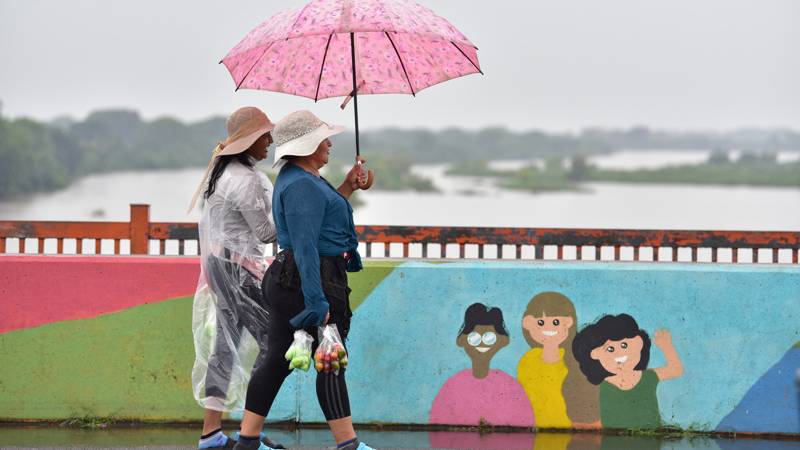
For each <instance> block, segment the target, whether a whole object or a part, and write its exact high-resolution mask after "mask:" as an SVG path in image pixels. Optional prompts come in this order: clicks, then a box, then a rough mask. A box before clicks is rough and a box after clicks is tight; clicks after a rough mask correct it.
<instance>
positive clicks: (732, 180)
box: [447, 155, 800, 192]
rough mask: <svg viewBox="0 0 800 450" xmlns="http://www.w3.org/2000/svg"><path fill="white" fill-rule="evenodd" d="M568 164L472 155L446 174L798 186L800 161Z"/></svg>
mask: <svg viewBox="0 0 800 450" xmlns="http://www.w3.org/2000/svg"><path fill="white" fill-rule="evenodd" d="M568 166H569V167H564V165H562V164H561V162H560V161H558V160H551V161H548V162H547V164H546V165H545V167H544V168H538V167H535V166H528V167H523V168H521V169H517V170H496V169H492V168H490V167H489V166H488V164H487V163H486V162H472V161H470V162H464V163H459V164H456V165H453V166H452V167H451V168H450V169H448V171H447V174H448V175H461V176H478V177H488V178H494V179H496V180H497V185H498V186H501V187H505V188H509V189H519V190H526V191H534V192H539V191H559V190H577V189H580V184H581V183H585V182H615V183H633V184H636V183H651V184H701V185H720V186H733V185H740V186H771V187H800V161H798V162H791V163H778V162H777V161H776V160H775V159H774V157H771V156H759V155H745V156H743V157H742V158H741V159H740V160H739V161H735V162H732V161H715V160H713V159H712V160H710V161H709V162H705V163H702V164H695V165H680V166H672V167H664V168H660V169H640V170H603V169H599V168H597V167H595V166H592V165H590V164H588V163H587V162H586V160H585V159H584V158H583V157H576V158H572V159H571V160H570V164H569V165H568Z"/></svg>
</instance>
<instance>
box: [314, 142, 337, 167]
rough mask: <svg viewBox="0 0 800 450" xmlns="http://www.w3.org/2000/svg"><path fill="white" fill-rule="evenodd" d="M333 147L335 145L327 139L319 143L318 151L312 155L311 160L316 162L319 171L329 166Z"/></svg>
mask: <svg viewBox="0 0 800 450" xmlns="http://www.w3.org/2000/svg"><path fill="white" fill-rule="evenodd" d="M331 147H333V143H332V142H331V140H330V139H327V138H326V139H324V140H323V141H322V142H320V143H319V146H317V150H316V151H314V153H312V154H311V159H312V160H313V161H314V165H315V166H316V168H317V169H321V168H323V167H325V164H328V159H329V158H330V154H331Z"/></svg>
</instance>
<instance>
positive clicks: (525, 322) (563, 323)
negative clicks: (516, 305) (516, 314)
mask: <svg viewBox="0 0 800 450" xmlns="http://www.w3.org/2000/svg"><path fill="white" fill-rule="evenodd" d="M574 324H575V321H574V320H572V317H570V316H547V315H543V316H542V317H535V316H530V315H529V316H525V318H523V319H522V328H524V329H525V331H527V332H528V334H529V335H530V337H531V339H533V340H534V341H536V342H538V343H539V344H542V345H543V346H544V345H561V343H563V342H564V341H565V340H567V336H569V329H570V328H571V327H572V325H574Z"/></svg>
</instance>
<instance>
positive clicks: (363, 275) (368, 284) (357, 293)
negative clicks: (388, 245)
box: [347, 261, 402, 311]
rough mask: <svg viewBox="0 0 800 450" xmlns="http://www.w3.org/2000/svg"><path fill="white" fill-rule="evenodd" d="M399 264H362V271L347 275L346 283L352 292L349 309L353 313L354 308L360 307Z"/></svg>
mask: <svg viewBox="0 0 800 450" xmlns="http://www.w3.org/2000/svg"><path fill="white" fill-rule="evenodd" d="M401 263H402V262H399V261H381V262H366V263H364V268H365V269H364V270H362V271H361V272H357V273H351V274H348V275H347V282H348V284H349V285H350V289H352V292H350V308H352V309H353V311H355V310H356V308H358V307H359V306H361V303H363V302H364V300H366V298H367V296H368V295H369V294H370V292H372V290H373V289H375V287H376V286H377V285H378V284H380V282H381V281H383V279H384V278H386V277H387V276H389V274H390V273H392V271H393V270H394V268H395V267H397V266H399V265H400V264H401Z"/></svg>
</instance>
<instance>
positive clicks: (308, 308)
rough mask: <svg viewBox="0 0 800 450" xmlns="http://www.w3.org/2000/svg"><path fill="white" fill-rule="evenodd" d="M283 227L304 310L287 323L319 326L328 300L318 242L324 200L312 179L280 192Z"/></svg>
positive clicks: (294, 325)
mask: <svg viewBox="0 0 800 450" xmlns="http://www.w3.org/2000/svg"><path fill="white" fill-rule="evenodd" d="M282 200H283V203H282V204H283V210H284V215H285V217H286V228H287V232H288V234H289V240H290V241H291V243H292V252H293V254H294V261H295V264H296V265H297V270H298V272H299V273H300V284H301V287H302V291H303V300H304V301H305V309H303V311H301V312H300V314H298V315H296V316H295V317H292V318H291V319H290V320H289V322H290V323H291V324H292V326H293V327H295V328H305V327H308V326H315V325H317V326H319V325H322V324H323V323H324V322H325V317H326V316H327V314H328V308H329V306H328V300H327V299H326V298H325V294H324V293H323V291H322V280H321V278H320V272H319V250H318V248H317V247H318V245H317V244H318V242H319V235H320V231H321V230H322V222H323V219H324V217H325V207H326V204H327V202H326V200H325V196H324V194H323V193H322V192H321V191H320V189H319V187H317V186H315V185H314V182H313V181H311V180H302V179H301V180H297V181H295V182H294V183H292V185H291V186H289V187H287V189H286V191H285V192H284V193H283V198H282Z"/></svg>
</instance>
